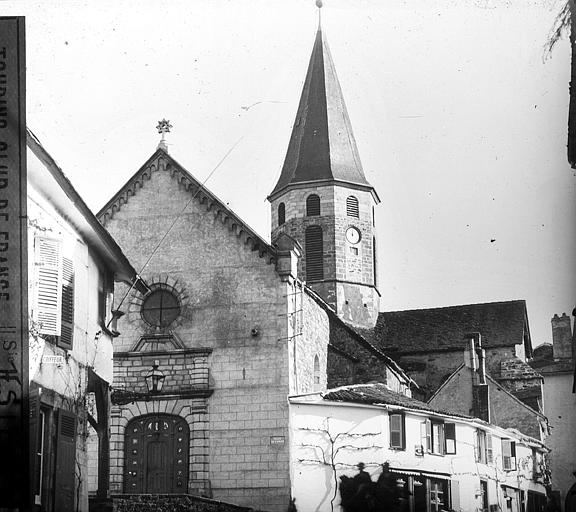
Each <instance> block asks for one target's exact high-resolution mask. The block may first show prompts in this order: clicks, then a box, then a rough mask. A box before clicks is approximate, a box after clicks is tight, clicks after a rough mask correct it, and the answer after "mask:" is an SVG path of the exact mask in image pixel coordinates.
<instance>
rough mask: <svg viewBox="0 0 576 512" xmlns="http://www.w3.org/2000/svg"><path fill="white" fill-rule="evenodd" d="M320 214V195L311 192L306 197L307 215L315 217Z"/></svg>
mask: <svg viewBox="0 0 576 512" xmlns="http://www.w3.org/2000/svg"><path fill="white" fill-rule="evenodd" d="M316 215H320V197H319V196H317V195H316V194H311V195H309V196H308V197H307V198H306V216H307V217H313V216H316Z"/></svg>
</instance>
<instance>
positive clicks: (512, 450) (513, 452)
mask: <svg viewBox="0 0 576 512" xmlns="http://www.w3.org/2000/svg"><path fill="white" fill-rule="evenodd" d="M510 469H516V442H515V441H510Z"/></svg>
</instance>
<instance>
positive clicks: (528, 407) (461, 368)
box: [428, 364, 546, 419]
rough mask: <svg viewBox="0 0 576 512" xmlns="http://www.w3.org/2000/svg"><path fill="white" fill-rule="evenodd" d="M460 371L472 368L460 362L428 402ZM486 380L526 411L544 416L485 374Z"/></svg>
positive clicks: (471, 371)
mask: <svg viewBox="0 0 576 512" xmlns="http://www.w3.org/2000/svg"><path fill="white" fill-rule="evenodd" d="M461 371H467V372H468V373H473V371H474V370H472V368H469V367H467V366H466V365H465V364H461V365H460V366H459V367H458V368H456V369H455V370H454V371H453V372H452V373H451V374H450V375H449V376H448V378H447V379H446V380H445V381H444V382H443V383H442V385H441V386H440V387H439V388H438V389H437V390H436V391H435V392H434V394H433V395H432V396H431V397H430V398H429V399H428V402H430V401H432V400H433V399H434V398H435V397H437V396H438V395H439V394H440V393H441V392H442V390H443V389H444V388H445V387H446V386H447V385H448V384H449V383H450V381H451V380H452V379H454V378H455V377H456V375H458V373H460V372H461ZM486 380H489V381H490V382H491V383H492V384H493V385H494V386H496V387H497V388H498V390H499V391H501V392H502V393H505V394H506V395H508V396H509V397H510V399H511V400H514V401H515V402H516V403H518V404H519V405H521V406H522V407H524V408H525V409H528V411H530V412H531V413H533V414H535V415H536V416H538V417H539V418H541V419H545V418H546V417H545V416H544V415H543V414H542V413H540V412H538V411H536V410H535V409H533V408H532V407H530V406H529V405H527V404H526V403H524V402H523V401H522V400H521V399H520V398H519V397H517V396H515V395H514V394H513V393H511V392H510V391H508V390H507V389H506V388H505V387H504V386H502V385H501V384H500V383H499V382H498V381H497V380H496V379H494V378H493V377H492V376H491V375H489V374H486ZM470 382H472V379H470Z"/></svg>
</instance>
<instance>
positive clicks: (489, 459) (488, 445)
mask: <svg viewBox="0 0 576 512" xmlns="http://www.w3.org/2000/svg"><path fill="white" fill-rule="evenodd" d="M486 462H487V463H488V464H492V463H493V462H494V452H493V451H492V434H486Z"/></svg>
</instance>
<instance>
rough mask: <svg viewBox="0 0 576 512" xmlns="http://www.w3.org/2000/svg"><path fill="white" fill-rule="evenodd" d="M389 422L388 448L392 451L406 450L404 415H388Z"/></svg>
mask: <svg viewBox="0 0 576 512" xmlns="http://www.w3.org/2000/svg"><path fill="white" fill-rule="evenodd" d="M389 420H390V448H392V449H394V450H404V449H406V434H405V423H404V415H403V414H400V413H391V414H389Z"/></svg>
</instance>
